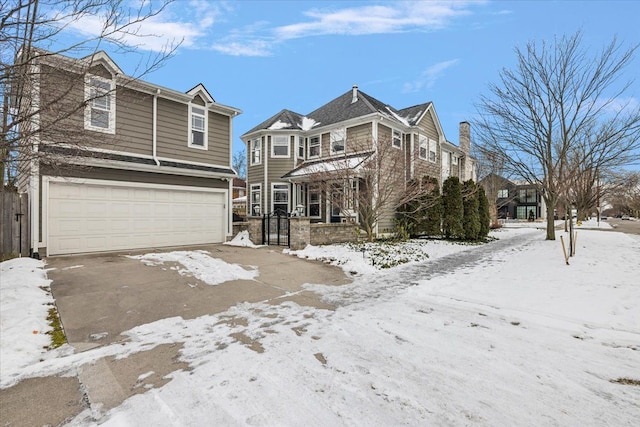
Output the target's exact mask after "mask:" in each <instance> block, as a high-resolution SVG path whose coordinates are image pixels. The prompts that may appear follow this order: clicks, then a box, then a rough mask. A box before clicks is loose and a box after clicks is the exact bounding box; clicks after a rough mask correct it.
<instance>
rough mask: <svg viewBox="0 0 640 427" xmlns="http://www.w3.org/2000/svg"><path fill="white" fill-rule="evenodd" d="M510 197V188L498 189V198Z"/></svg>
mask: <svg viewBox="0 0 640 427" xmlns="http://www.w3.org/2000/svg"><path fill="white" fill-rule="evenodd" d="M508 197H509V189H508V188H503V189H500V190H498V199H506V198H508Z"/></svg>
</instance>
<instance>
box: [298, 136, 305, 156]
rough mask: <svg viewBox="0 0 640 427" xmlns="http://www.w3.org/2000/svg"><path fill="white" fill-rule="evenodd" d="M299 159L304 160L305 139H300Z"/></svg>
mask: <svg viewBox="0 0 640 427" xmlns="http://www.w3.org/2000/svg"><path fill="white" fill-rule="evenodd" d="M298 158H299V159H303V160H304V137H302V136H301V137H300V138H299V139H298Z"/></svg>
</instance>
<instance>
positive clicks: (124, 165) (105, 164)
mask: <svg viewBox="0 0 640 427" xmlns="http://www.w3.org/2000/svg"><path fill="white" fill-rule="evenodd" d="M68 163H69V164H77V165H83V166H94V167H102V168H108V169H120V170H127V171H138V172H153V173H162V174H167V175H181V176H192V177H198V178H218V179H230V180H232V179H233V178H235V177H237V175H236V174H235V173H221V172H207V171H201V170H195V169H184V168H174V167H168V166H156V165H146V164H140V163H131V162H123V161H118V160H106V159H93V158H85V159H71V161H69V162H68ZM229 169H231V168H229Z"/></svg>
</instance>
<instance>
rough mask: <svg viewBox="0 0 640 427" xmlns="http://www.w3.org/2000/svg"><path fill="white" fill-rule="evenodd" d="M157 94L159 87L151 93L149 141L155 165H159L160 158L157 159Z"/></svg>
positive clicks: (158, 93)
mask: <svg viewBox="0 0 640 427" xmlns="http://www.w3.org/2000/svg"><path fill="white" fill-rule="evenodd" d="M158 95H160V89H156V93H155V94H154V95H153V114H152V116H153V117H152V123H153V129H152V131H151V141H152V145H153V153H152V155H153V160H154V161H155V162H156V166H158V167H159V166H160V160H158Z"/></svg>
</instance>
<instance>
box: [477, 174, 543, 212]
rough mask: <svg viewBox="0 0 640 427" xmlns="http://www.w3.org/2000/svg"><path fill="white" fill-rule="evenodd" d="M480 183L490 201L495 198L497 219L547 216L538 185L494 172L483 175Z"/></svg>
mask: <svg viewBox="0 0 640 427" xmlns="http://www.w3.org/2000/svg"><path fill="white" fill-rule="evenodd" d="M479 184H480V185H482V186H483V187H484V189H485V192H486V194H487V196H488V197H490V199H489V203H491V202H492V200H491V199H494V200H493V201H494V202H495V209H496V216H497V219H530V218H531V217H533V219H540V218H543V219H544V218H546V212H547V210H546V205H545V203H544V198H543V197H542V193H541V192H540V190H539V189H538V188H537V187H536V186H534V185H531V184H529V183H527V182H525V181H518V180H509V179H507V178H504V177H502V176H500V175H497V174H494V173H491V174H489V175H487V176H485V177H483V178H482V179H481V180H480V181H479Z"/></svg>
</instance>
